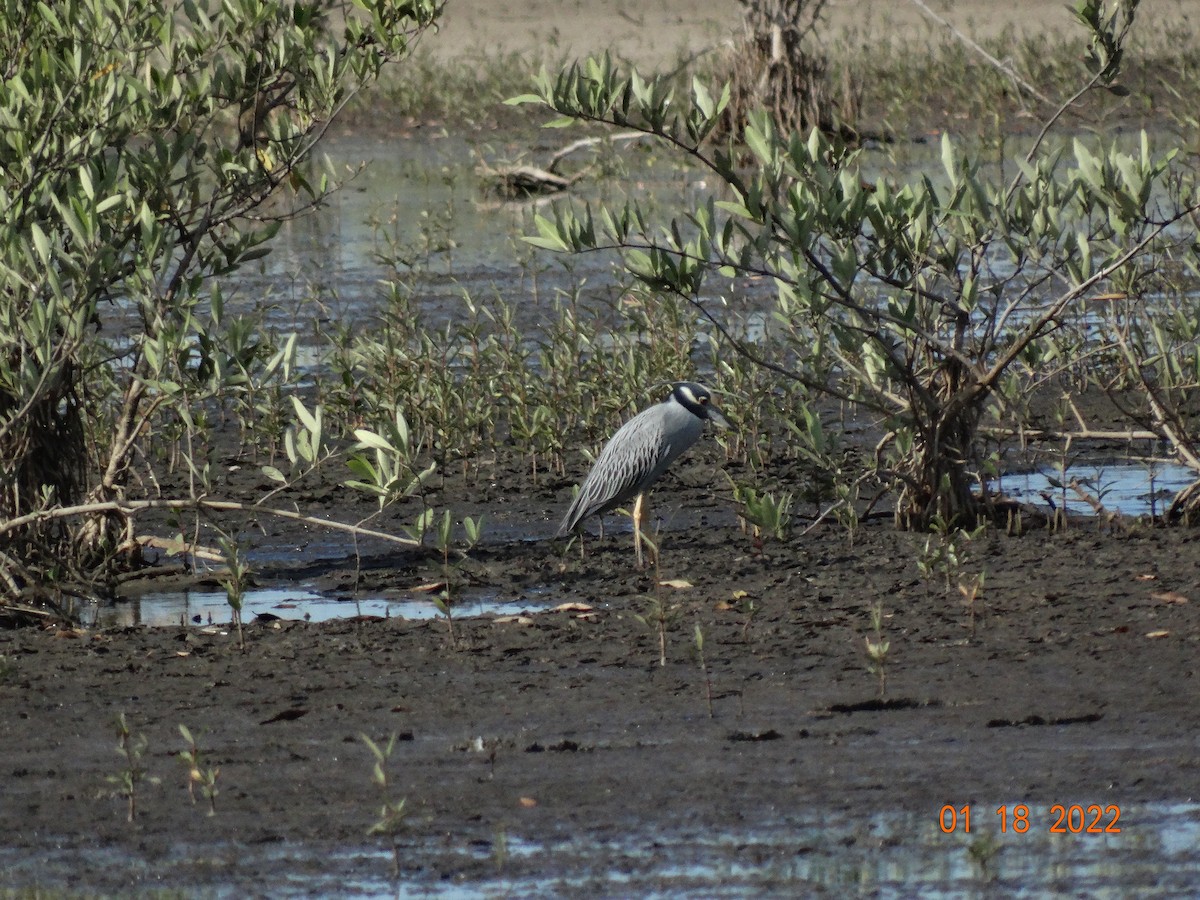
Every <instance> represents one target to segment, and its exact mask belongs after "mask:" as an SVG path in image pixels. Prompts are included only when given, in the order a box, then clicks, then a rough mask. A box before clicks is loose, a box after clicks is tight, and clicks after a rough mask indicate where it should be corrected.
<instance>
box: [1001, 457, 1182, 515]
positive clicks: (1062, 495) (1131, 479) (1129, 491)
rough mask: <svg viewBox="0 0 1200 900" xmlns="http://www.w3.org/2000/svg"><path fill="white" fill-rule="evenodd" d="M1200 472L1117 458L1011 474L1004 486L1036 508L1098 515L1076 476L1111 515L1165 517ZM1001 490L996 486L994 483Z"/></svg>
mask: <svg viewBox="0 0 1200 900" xmlns="http://www.w3.org/2000/svg"><path fill="white" fill-rule="evenodd" d="M1196 478H1197V474H1196V473H1195V472H1193V471H1192V470H1191V469H1189V468H1188V467H1187V466H1182V465H1179V464H1178V463H1169V462H1163V461H1162V460H1146V461H1143V462H1128V461H1123V460H1122V461H1116V462H1113V463H1111V464H1108V465H1106V464H1097V463H1078V464H1074V465H1068V466H1066V467H1065V468H1060V467H1049V466H1047V467H1043V468H1041V469H1038V470H1036V471H1032V472H1022V473H1017V474H1007V475H1005V476H1004V477H1003V478H1002V479H1001V481H1000V487H1001V488H1002V489H1003V491H1004V493H1005V494H1006V495H1008V496H1010V497H1013V498H1016V499H1018V500H1021V501H1024V502H1026V503H1031V504H1034V505H1036V506H1042V507H1045V506H1051V505H1052V506H1053V507H1054V508H1055V509H1063V508H1064V507H1065V508H1066V510H1067V512H1068V513H1070V514H1074V515H1082V516H1091V515H1095V513H1096V510H1095V507H1094V506H1093V505H1092V504H1091V503H1088V502H1087V500H1085V499H1084V498H1083V497H1081V496H1080V495H1079V494H1078V493H1077V492H1076V491H1074V490H1072V489H1071V488H1070V487H1069V486H1068V487H1067V488H1066V489H1065V490H1064V488H1063V487H1062V486H1063V485H1070V483H1071V481H1072V480H1075V481H1077V482H1078V484H1079V487H1080V489H1082V490H1083V492H1084V493H1085V494H1087V495H1089V496H1090V497H1092V498H1093V499H1094V500H1096V501H1098V502H1099V503H1100V504H1101V505H1102V506H1103V507H1104V509H1105V510H1107V511H1108V512H1109V513H1120V514H1121V515H1122V516H1128V517H1132V518H1137V517H1138V516H1148V515H1154V516H1156V517H1157V516H1161V515H1163V514H1164V513H1165V512H1166V511H1167V508H1168V507H1169V506H1170V505H1171V499H1172V498H1173V497H1174V496H1175V494H1176V493H1177V492H1179V491H1180V490H1182V489H1183V488H1185V487H1187V486H1188V485H1189V484H1191V483H1192V482H1194V481H1195V480H1196ZM992 487H993V489H995V487H996V485H995V484H993V485H992Z"/></svg>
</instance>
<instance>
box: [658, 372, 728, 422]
mask: <svg viewBox="0 0 1200 900" xmlns="http://www.w3.org/2000/svg"><path fill="white" fill-rule="evenodd" d="M671 400H673V401H674V402H676V403H678V404H679V405H680V406H682V407H683V408H684V409H686V410H687V411H688V412H690V413H691V414H692V415H695V416H699V417H700V418H701V419H708V420H709V421H710V422H712V423H713V424H714V425H716V426H717V427H718V428H728V427H729V420H728V419H726V418H725V414H724V413H722V412H721V410H719V409H717V406H716V404H715V403H713V402H712V392H711V391H709V389H708V388H706V387H705V386H704V385H702V384H697V383H696V382H694V381H680V382H676V384H675V385H674V387H672V388H671Z"/></svg>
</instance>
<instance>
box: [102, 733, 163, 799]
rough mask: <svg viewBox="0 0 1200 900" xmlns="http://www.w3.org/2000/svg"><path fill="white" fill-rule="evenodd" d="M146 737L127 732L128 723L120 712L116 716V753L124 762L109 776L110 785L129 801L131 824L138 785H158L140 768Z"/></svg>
mask: <svg viewBox="0 0 1200 900" xmlns="http://www.w3.org/2000/svg"><path fill="white" fill-rule="evenodd" d="M146 745H147V741H146V736H145V735H144V734H133V733H132V732H131V731H130V730H129V722H128V721H127V720H126V719H125V713H124V712H123V711H122V712H120V713H118V714H117V753H118V754H120V756H121V758H122V759H123V760H124V761H125V766H124V768H123V769H122V770H121V771H120V772H119V773H117V774H116V775H109V776H108V781H109V783H110V784H115V785H116V786H117V792H118V794H119V795H120V796H123V797H125V798H126V800H128V801H129V806H128V814H127V817H126V821H129V822H132V821H133V820H134V819H135V818H137V797H138V785H139V784H141V783H142V782H143V781H147V782H149V783H150V784H158V779H157V778H154V777H152V776H148V775H147V774H146V770H145V768H144V767H143V766H142V756H143V755H144V754H145V752H146Z"/></svg>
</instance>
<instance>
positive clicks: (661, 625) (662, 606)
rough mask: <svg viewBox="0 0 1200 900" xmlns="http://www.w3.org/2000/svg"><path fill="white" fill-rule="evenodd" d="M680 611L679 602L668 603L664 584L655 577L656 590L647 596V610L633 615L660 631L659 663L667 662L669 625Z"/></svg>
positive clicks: (664, 663)
mask: <svg viewBox="0 0 1200 900" xmlns="http://www.w3.org/2000/svg"><path fill="white" fill-rule="evenodd" d="M679 612H680V606H679V604H678V603H668V602H667V601H666V599H665V598H664V597H663V593H662V584H661V583H660V582H659V581H658V579H655V591H654V594H653V595H652V596H648V597H647V598H646V612H645V613H644V614H638V613H634V615H633V617H634V618H635V619H637V620H638V621H639V622H641V623H642V624H643V625H645V626H646V627H647V628H650V629H654V630H656V631H657V632H658V664H659V665H660V666H665V665H666V664H667V627H668V626H669V625H670V624H671V623H672V622H674V621H675V619H676V618H677V617H678V615H679Z"/></svg>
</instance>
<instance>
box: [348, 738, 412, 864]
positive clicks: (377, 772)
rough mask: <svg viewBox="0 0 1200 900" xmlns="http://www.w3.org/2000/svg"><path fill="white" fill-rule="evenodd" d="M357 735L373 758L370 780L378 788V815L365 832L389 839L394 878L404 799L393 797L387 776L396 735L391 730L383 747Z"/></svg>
mask: <svg viewBox="0 0 1200 900" xmlns="http://www.w3.org/2000/svg"><path fill="white" fill-rule="evenodd" d="M359 737H360V738H361V739H362V742H363V743H364V744H366V745H367V749H368V750H370V751H371V755H372V756H373V757H374V758H375V766H374V768H373V769H372V770H371V781H373V782H374V783H375V787H376V788H378V790H379V816H378V818H377V819H376V820H375V822H374V824H372V825H371V827H370V828H368V829H367V834H382V835H385V836H386V837H388V838H390V839H391V842H392V877H393V878H396V877H399V875H400V842H399V839H398V838H399V834H400V829H401V827H402V826H403V825H404V817H405V814H406V813H405V808H404V806H405V802H406V800H405V798H401V799H399V800H395V799H393V797H392V783H391V781H390V779H389V778H388V771H387V765H388V761H389V760H390V759H391V757H392V751H393V750H395V749H396V741H397V740H398V737H397V735H396V732H394V731H393V732H392V734H391V737H389V738H388V742H387V744H386V745H385V746H383V747H380V746H379V745H378V744H377V743H375V741H373V740H371V738H370V737H368V736H367V735H366V734H360V735H359Z"/></svg>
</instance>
